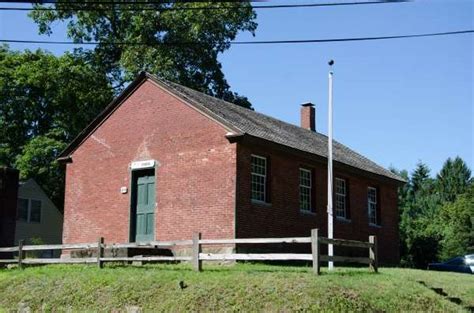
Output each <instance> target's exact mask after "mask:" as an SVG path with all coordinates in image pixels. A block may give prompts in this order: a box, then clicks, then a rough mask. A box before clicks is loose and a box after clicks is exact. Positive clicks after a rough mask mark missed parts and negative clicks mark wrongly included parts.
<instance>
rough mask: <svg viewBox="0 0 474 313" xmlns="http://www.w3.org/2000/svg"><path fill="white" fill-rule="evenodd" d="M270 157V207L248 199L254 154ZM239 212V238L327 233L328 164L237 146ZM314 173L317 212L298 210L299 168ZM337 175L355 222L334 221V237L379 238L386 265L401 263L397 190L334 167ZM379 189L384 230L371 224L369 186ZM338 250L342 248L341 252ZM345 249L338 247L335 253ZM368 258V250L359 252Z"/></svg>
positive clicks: (262, 147)
mask: <svg viewBox="0 0 474 313" xmlns="http://www.w3.org/2000/svg"><path fill="white" fill-rule="evenodd" d="M251 154H257V155H261V156H266V157H269V159H270V166H271V170H270V186H271V195H270V197H271V200H270V201H271V204H255V203H252V202H251V200H250V156H251ZM237 156H238V157H237V160H238V161H237V168H238V177H237V186H238V188H237V199H238V200H237V211H236V225H237V228H236V235H237V237H238V238H245V237H289V236H309V235H310V232H311V229H312V228H319V229H320V231H321V232H322V234H323V236H326V235H327V209H326V207H327V165H326V164H324V163H322V162H321V161H311V160H310V159H307V158H305V157H303V156H297V155H295V154H293V153H292V154H289V153H288V152H283V151H280V150H277V149H274V148H271V147H269V146H267V145H265V144H255V143H253V144H246V143H239V144H238V147H237ZM300 166H302V167H305V168H311V169H313V171H314V173H315V175H314V180H315V181H313V184H314V183H315V195H316V199H315V200H316V201H315V203H316V208H315V209H316V212H315V213H314V214H308V213H301V212H300V210H299V168H300ZM335 177H341V178H345V179H346V180H347V182H348V185H349V186H348V188H349V193H350V203H349V207H350V210H351V221H350V222H347V221H341V220H338V219H334V237H335V238H346V239H354V240H363V241H368V236H369V235H377V236H378V243H379V255H380V260H381V262H382V263H386V264H396V263H398V261H399V238H398V208H397V187H396V186H395V185H392V184H387V183H383V182H381V181H377V180H374V179H369V178H364V177H363V176H360V175H355V174H350V173H347V172H346V171H341V170H338V168H335ZM368 186H375V187H377V188H378V192H379V193H380V194H379V198H380V200H379V201H380V208H381V227H374V226H369V223H368V213H367V187H368ZM338 249H339V250H338ZM340 249H341V248H338V247H335V251H336V255H337V252H338V251H339V252H340V253H341V254H340V255H343V253H344V252H343V251H341V250H340ZM359 252H360V253H362V254H368V252H367V251H359Z"/></svg>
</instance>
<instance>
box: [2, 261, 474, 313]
mask: <svg viewBox="0 0 474 313" xmlns="http://www.w3.org/2000/svg"><path fill="white" fill-rule="evenodd" d="M420 280H422V281H424V282H425V283H426V285H427V286H423V285H422V284H420V283H418V281H420ZM179 281H184V283H185V284H186V285H187V288H185V289H181V288H180V287H179ZM428 287H440V288H443V289H444V291H445V292H447V293H448V294H449V296H451V297H459V298H460V299H461V300H462V302H463V303H462V304H461V305H458V304H455V303H452V302H450V301H448V300H447V299H446V297H443V296H440V295H438V294H436V293H435V292H434V291H432V290H431V289H430V288H428ZM20 305H23V306H27V307H30V309H31V310H32V311H40V310H43V311H46V312H48V311H54V312H58V311H66V310H67V311H104V312H111V311H114V312H123V311H125V310H126V308H127V307H128V306H138V307H140V308H141V309H143V310H144V311H145V312H147V311H174V312H177V311H180V312H182V311H244V312H248V311H250V312H255V311H274V312H275V311H278V312H281V311H283V312H289V311H291V312H293V311H327V312H347V311H352V312H381V311H386V312H402V311H403V312H406V311H418V312H420V311H423V312H427V311H431V312H433V311H434V312H463V311H467V310H466V307H468V306H473V307H474V275H467V274H455V273H437V272H427V271H419V270H409V269H392V268H382V269H381V270H380V273H379V274H374V273H371V272H369V271H368V269H366V268H358V269H349V268H340V269H337V270H336V271H335V272H331V273H328V272H326V271H323V274H322V275H321V276H319V277H316V276H314V275H313V274H312V272H311V269H310V268H309V267H293V266H276V265H273V266H272V265H260V264H237V265H232V266H221V267H219V266H209V265H208V266H206V265H205V266H204V271H203V272H201V273H196V272H193V271H192V270H191V268H190V267H189V266H188V265H183V264H182V265H148V266H143V267H132V266H128V267H121V266H107V267H106V268H104V269H97V268H96V267H94V266H78V265H56V266H53V265H51V266H43V267H31V268H27V269H25V270H18V269H10V270H7V269H3V270H0V311H2V310H3V311H12V310H17V309H18V307H19V306H20Z"/></svg>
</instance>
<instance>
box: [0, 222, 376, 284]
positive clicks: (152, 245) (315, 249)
mask: <svg viewBox="0 0 474 313" xmlns="http://www.w3.org/2000/svg"><path fill="white" fill-rule="evenodd" d="M281 243H306V244H311V254H303V253H225V254H219V253H203V252H202V246H203V245H213V246H216V245H234V244H281ZM323 244H332V245H334V246H344V247H355V248H363V249H367V250H368V254H367V257H344V256H332V257H329V256H327V255H321V253H320V251H321V249H320V246H321V245H323ZM178 246H188V247H189V246H190V247H192V255H190V256H136V257H105V256H104V250H105V249H120V248H149V249H170V248H174V247H178ZM41 250H89V251H90V250H94V251H96V257H83V258H49V259H42V258H25V252H28V251H41ZM2 252H11V253H18V258H16V259H0V263H4V264H18V267H19V268H23V265H24V264H74V263H76V264H80V263H83V264H87V263H96V264H97V266H98V267H99V268H102V267H103V264H104V263H105V262H133V261H135V262H160V261H191V262H192V265H193V269H194V270H196V271H201V270H202V261H228V260H246V261H270V260H271V261H276V260H281V261H292V260H304V261H312V263H313V271H314V273H315V274H316V275H319V274H320V267H321V262H328V261H333V262H342V263H361V264H367V265H369V267H370V269H372V270H373V271H375V272H377V268H378V261H377V239H376V237H375V236H369V241H368V242H364V241H356V240H346V239H329V238H325V237H320V236H319V232H318V229H313V230H312V231H311V237H291V238H239V239H202V238H201V234H200V233H196V234H194V236H193V239H192V240H177V241H150V242H143V243H140V242H138V243H120V244H116V243H113V244H105V243H104V238H102V237H101V238H99V240H98V241H97V242H95V243H78V244H57V245H23V241H20V242H19V244H18V246H17V247H9V248H0V253H2Z"/></svg>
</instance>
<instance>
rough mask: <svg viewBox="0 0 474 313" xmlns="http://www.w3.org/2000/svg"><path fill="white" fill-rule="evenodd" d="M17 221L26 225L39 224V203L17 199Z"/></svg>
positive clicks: (38, 201)
mask: <svg viewBox="0 0 474 313" xmlns="http://www.w3.org/2000/svg"><path fill="white" fill-rule="evenodd" d="M17 220H19V221H23V222H27V223H40V222H41V201H40V200H34V199H23V198H18V201H17Z"/></svg>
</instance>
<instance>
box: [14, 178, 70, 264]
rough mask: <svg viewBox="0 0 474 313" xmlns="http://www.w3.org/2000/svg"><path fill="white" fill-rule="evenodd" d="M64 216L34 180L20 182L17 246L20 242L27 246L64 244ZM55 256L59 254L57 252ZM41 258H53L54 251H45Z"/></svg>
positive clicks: (16, 233) (16, 232)
mask: <svg viewBox="0 0 474 313" xmlns="http://www.w3.org/2000/svg"><path fill="white" fill-rule="evenodd" d="M62 232H63V215H62V214H61V212H59V210H58V208H57V207H56V206H55V205H54V204H53V202H52V201H51V200H50V199H49V198H48V196H47V195H46V194H45V193H44V191H43V189H41V187H40V186H39V185H38V184H37V183H36V182H35V181H34V180H33V179H29V180H27V181H25V182H20V186H19V188H18V205H17V221H16V230H15V245H17V244H18V241H19V240H22V239H23V240H24V241H25V244H37V243H38V242H41V243H43V244H60V243H62ZM56 252H57V253H54V256H57V254H59V250H56ZM39 256H41V257H52V256H53V253H52V251H44V252H43V253H41V254H40V255H39Z"/></svg>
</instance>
